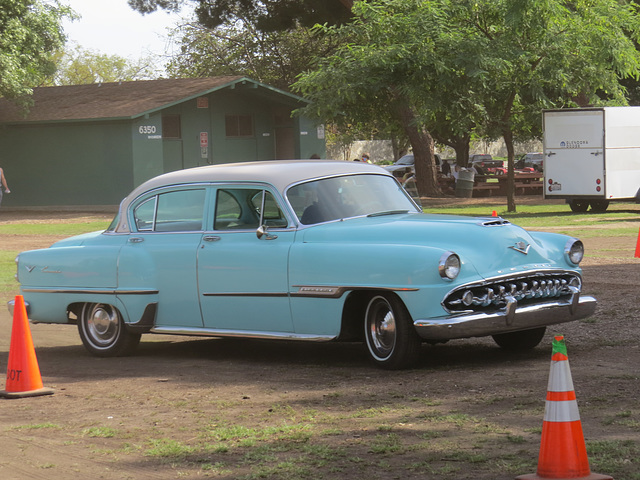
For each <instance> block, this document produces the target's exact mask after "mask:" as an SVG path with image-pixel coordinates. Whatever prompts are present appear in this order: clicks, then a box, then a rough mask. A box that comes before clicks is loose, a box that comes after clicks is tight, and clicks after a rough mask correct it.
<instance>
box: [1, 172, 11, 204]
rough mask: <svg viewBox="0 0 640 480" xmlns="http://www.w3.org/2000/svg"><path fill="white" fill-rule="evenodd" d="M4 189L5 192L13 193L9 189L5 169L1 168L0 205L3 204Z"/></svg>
mask: <svg viewBox="0 0 640 480" xmlns="http://www.w3.org/2000/svg"><path fill="white" fill-rule="evenodd" d="M3 189H4V192H5V193H11V190H9V186H8V185H7V179H6V177H5V176H4V170H2V168H0V205H2V190H3Z"/></svg>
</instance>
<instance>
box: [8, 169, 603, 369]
mask: <svg viewBox="0 0 640 480" xmlns="http://www.w3.org/2000/svg"><path fill="white" fill-rule="evenodd" d="M582 256H583V245H582V242H580V241H579V240H577V239H575V238H570V237H567V236H564V235H557V234H552V233H543V232H527V231H525V230H523V229H522V228H520V227H517V226H515V225H512V224H511V223H509V222H508V221H506V220H504V219H501V218H493V217H487V218H469V217H458V216H444V215H426V214H424V213H422V211H421V209H420V208H419V207H418V206H417V205H416V204H415V203H414V202H413V200H412V199H411V198H410V197H409V196H408V195H407V194H406V192H405V191H404V190H403V189H402V187H401V186H400V185H399V184H398V182H397V181H396V180H395V179H394V178H393V176H392V175H391V174H390V173H388V172H386V171H385V170H384V169H382V168H379V167H376V166H374V165H368V164H363V163H359V162H338V161H312V160H308V161H288V162H275V161H274V162H255V163H243V164H229V165H216V166H208V167H200V168H194V169H188V170H181V171H177V172H173V173H168V174H165V175H161V176H159V177H156V178H154V179H151V180H149V181H147V182H145V183H144V184H142V185H141V186H139V187H138V188H136V189H135V190H134V191H133V192H131V194H130V195H129V196H128V197H126V198H125V199H124V200H123V201H122V203H121V205H120V209H119V212H118V214H117V216H116V218H115V219H114V220H113V222H112V224H111V225H110V226H109V228H108V229H107V230H106V231H104V232H95V233H89V234H85V235H80V236H77V237H72V238H68V239H66V240H62V241H60V242H57V243H55V244H54V245H52V246H51V247H50V248H47V249H41V250H32V251H27V252H23V253H21V254H20V255H19V256H18V258H17V260H16V261H17V264H18V275H17V278H18V281H19V282H20V283H21V287H20V291H21V294H22V295H23V296H24V298H25V302H26V304H27V308H28V312H29V318H30V319H31V321H32V322H34V323H70V324H77V326H78V331H79V333H80V337H81V338H82V342H83V343H84V345H85V346H86V348H87V349H88V350H89V351H90V352H91V353H93V354H95V355H98V356H115V355H124V354H128V353H130V352H131V351H132V350H133V349H134V348H135V347H136V346H137V345H138V343H139V341H140V336H141V334H143V333H162V334H180V335H206V336H214V337H251V338H271V339H290V340H308V341H354V340H360V341H363V342H364V343H365V344H366V346H367V349H368V352H369V356H370V357H371V359H372V360H373V362H374V363H376V364H377V365H379V366H381V367H384V368H390V369H391V368H403V367H407V366H409V365H411V364H412V363H414V362H415V361H416V360H417V358H418V357H419V354H420V350H421V344H422V342H429V343H435V342H444V341H447V340H449V339H454V338H466V337H477V336H489V335H490V336H492V337H493V338H494V340H495V341H496V343H497V344H498V345H500V346H501V347H504V348H508V349H528V348H533V347H535V346H536V345H537V344H538V343H539V342H540V341H541V339H542V337H543V335H544V333H545V328H546V326H547V325H552V324H557V323H561V322H568V321H572V320H577V319H580V318H584V317H586V316H588V315H590V314H592V313H593V311H594V309H595V306H596V300H595V299H594V298H592V297H588V296H581V295H580V291H581V289H582V277H581V274H580V268H579V266H578V265H579V263H580V261H581V260H582Z"/></svg>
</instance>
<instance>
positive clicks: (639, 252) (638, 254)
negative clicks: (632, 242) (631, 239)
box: [634, 231, 640, 258]
mask: <svg viewBox="0 0 640 480" xmlns="http://www.w3.org/2000/svg"><path fill="white" fill-rule="evenodd" d="M634 257H635V258H640V231H639V232H638V241H637V242H636V254H635V255H634Z"/></svg>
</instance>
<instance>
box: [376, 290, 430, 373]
mask: <svg viewBox="0 0 640 480" xmlns="http://www.w3.org/2000/svg"><path fill="white" fill-rule="evenodd" d="M364 330H365V331H364V334H365V339H366V345H367V350H368V352H369V356H370V358H371V360H372V361H373V362H374V363H375V364H376V365H378V366H379V367H382V368H386V369H389V370H396V369H400V368H406V367H409V366H410V365H411V364H413V363H415V361H416V360H417V359H418V356H419V355H420V345H421V343H422V342H421V340H420V337H419V336H418V334H417V333H416V331H415V329H414V327H413V322H412V321H411V316H410V315H409V312H408V311H407V309H406V307H405V306H404V304H403V303H402V301H401V300H400V299H399V298H398V297H396V296H395V295H393V294H388V293H385V294H376V295H373V296H372V297H371V298H370V299H369V303H368V305H367V309H366V313H365V317H364Z"/></svg>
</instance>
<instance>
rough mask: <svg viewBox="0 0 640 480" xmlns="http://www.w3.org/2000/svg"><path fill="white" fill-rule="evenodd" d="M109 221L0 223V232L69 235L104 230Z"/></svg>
mask: <svg viewBox="0 0 640 480" xmlns="http://www.w3.org/2000/svg"><path fill="white" fill-rule="evenodd" d="M109 223H110V222H109V221H100V222H78V223H31V224H29V223H12V224H9V225H0V234H12V235H61V236H67V237H70V236H72V235H80V234H82V233H87V232H95V231H98V230H105V229H106V228H107V227H108V226H109Z"/></svg>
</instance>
